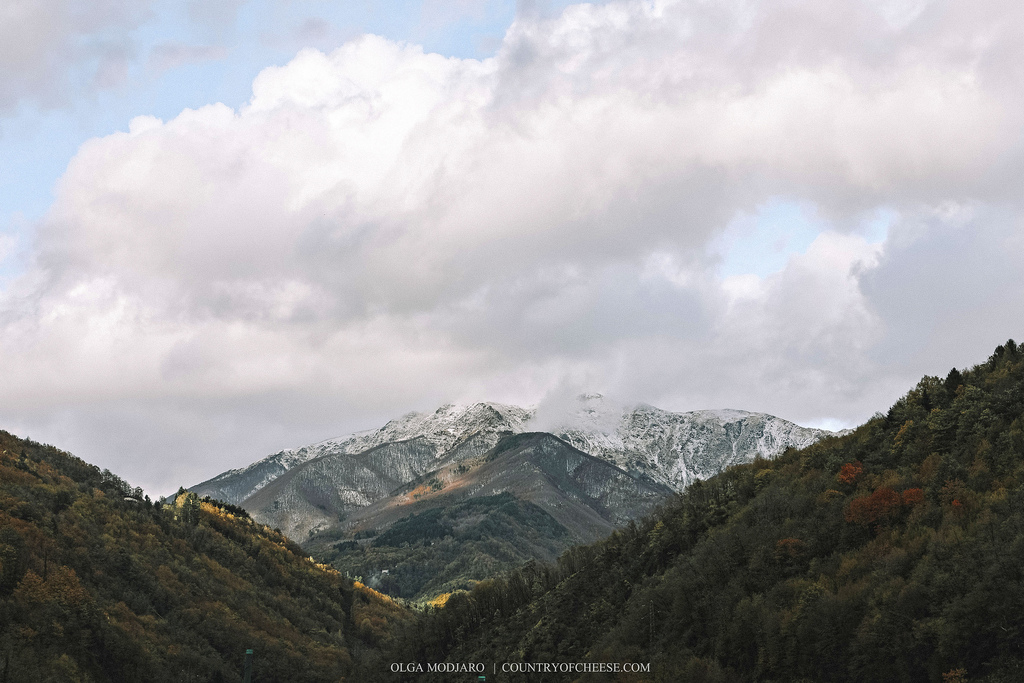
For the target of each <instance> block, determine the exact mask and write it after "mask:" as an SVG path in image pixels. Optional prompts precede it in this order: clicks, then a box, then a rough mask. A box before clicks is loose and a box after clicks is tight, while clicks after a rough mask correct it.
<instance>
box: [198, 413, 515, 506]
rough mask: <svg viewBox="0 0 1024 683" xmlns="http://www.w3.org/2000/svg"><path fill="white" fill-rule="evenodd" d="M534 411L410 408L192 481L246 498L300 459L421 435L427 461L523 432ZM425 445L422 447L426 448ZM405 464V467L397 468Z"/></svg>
mask: <svg viewBox="0 0 1024 683" xmlns="http://www.w3.org/2000/svg"><path fill="white" fill-rule="evenodd" d="M532 414H533V413H532V411H530V410H527V409H523V408H519V407H517V406H508V405H501V404H498V403H475V404H472V405H469V406H458V405H453V404H449V405H444V406H441V407H440V408H438V409H437V410H436V411H434V412H433V413H409V414H407V415H404V416H402V417H400V418H398V419H395V420H391V421H390V422H388V423H387V424H386V425H384V426H383V427H381V428H380V429H375V430H368V431H363V432H356V433H355V434H349V435H347V436H341V437H338V438H335V439H328V440H327V441H322V442H320V443H316V444H312V445H310V446H303V447H301V448H289V449H286V450H283V451H280V452H278V453H274V454H273V455H268V456H267V457H266V458H263V459H262V460H259V461H257V462H254V463H253V464H251V465H249V466H248V467H243V468H240V469H235V470H228V471H227V472H224V473H223V474H219V475H217V476H216V477H214V478H213V479H209V480H207V481H204V482H203V483H201V484H197V485H196V486H193V487H191V488H190V489H189V490H191V491H195V492H196V493H197V494H198V495H200V496H207V495H208V496H210V497H212V498H216V499H218V500H223V501H226V502H229V503H235V504H240V503H242V502H243V501H244V500H245V499H246V498H249V497H250V496H252V495H253V494H254V493H256V492H257V491H259V490H260V489H262V488H263V487H265V486H266V485H267V484H269V483H270V482H272V481H274V480H275V479H277V478H278V477H280V476H281V475H283V474H284V473H285V472H287V471H289V470H291V469H293V468H295V467H296V466H298V465H302V464H304V463H308V462H310V461H312V460H315V459H317V458H322V457H324V456H337V455H357V454H359V453H364V452H366V451H369V450H371V449H373V448H377V447H379V446H383V445H385V444H399V443H404V442H409V441H413V440H417V442H418V443H419V445H420V446H422V447H425V449H426V450H427V451H429V455H428V456H427V458H426V462H424V463H423V466H427V465H429V464H430V463H431V462H433V461H435V460H441V459H443V458H444V457H445V456H446V455H449V454H454V453H457V452H461V453H462V455H465V456H468V455H470V454H476V453H477V452H482V451H485V450H487V449H488V448H491V447H493V446H494V444H496V443H497V441H498V437H499V436H500V435H501V434H508V433H519V432H521V431H523V425H524V424H525V423H526V422H527V421H528V420H529V419H530V417H531V415H532ZM421 450H422V449H421ZM397 469H401V467H399V468H397ZM412 469H413V471H415V474H413V475H412V476H411V477H408V478H406V477H404V476H402V475H401V474H400V473H398V476H399V479H400V481H399V483H405V482H406V481H409V480H411V479H412V478H413V477H415V476H418V475H419V474H423V472H424V471H426V470H423V471H419V470H420V469H421V468H420V467H416V466H414V467H413V468H412Z"/></svg>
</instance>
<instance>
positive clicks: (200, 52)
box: [149, 43, 228, 72]
mask: <svg viewBox="0 0 1024 683" xmlns="http://www.w3.org/2000/svg"><path fill="white" fill-rule="evenodd" d="M227 53H228V50H227V48H225V47H223V46H219V45H186V44H183V43H160V44H159V45H154V46H153V50H152V52H151V53H150V56H149V67H150V69H153V70H154V71H157V72H160V71H167V70H168V69H174V68H177V67H179V66H182V65H185V64H199V63H201V62H206V61H212V60H217V59H223V58H224V57H225V56H227Z"/></svg>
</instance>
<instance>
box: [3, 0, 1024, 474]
mask: <svg viewBox="0 0 1024 683" xmlns="http://www.w3.org/2000/svg"><path fill="white" fill-rule="evenodd" d="M1001 9H1002V11H1001V12H999V13H996V12H994V11H991V10H990V8H988V7H980V6H978V5H976V4H968V3H964V2H951V3H941V4H940V3H930V4H929V3H905V2H904V3H901V4H899V5H898V6H897V5H895V4H889V3H874V4H873V5H867V4H864V3H860V2H853V1H852V0H851V1H850V2H842V3H832V4H831V5H830V7H829V9H828V11H825V9H824V8H823V7H820V6H819V3H811V2H794V3H787V4H785V5H780V4H777V3H770V2H762V3H758V2H755V3H744V4H742V5H736V6H735V7H733V6H730V5H727V4H723V3H696V2H677V3H667V2H666V3H646V2H620V3H609V4H607V5H603V6H592V5H579V6H574V7H570V8H568V9H567V10H566V12H565V13H563V14H562V15H560V16H558V17H547V18H545V17H543V16H540V15H538V16H525V15H524V16H521V17H520V19H519V20H517V22H516V23H515V24H514V25H513V26H512V27H511V28H510V29H509V32H508V34H507V35H506V38H505V41H504V43H503V45H502V48H501V50H499V52H498V54H497V55H496V56H495V57H494V58H492V59H488V60H485V61H475V60H462V59H450V58H444V57H442V56H440V55H434V54H424V53H423V52H422V50H421V49H419V48H418V47H416V46H414V45H406V44H398V43H394V42H391V41H388V40H385V39H383V38H378V37H373V36H365V37H362V38H359V39H357V40H353V41H351V42H349V43H346V44H345V45H343V46H342V47H340V48H338V49H337V50H335V51H334V52H332V53H330V54H323V53H320V52H317V51H315V50H306V51H303V52H301V53H299V54H298V55H297V56H296V57H295V58H294V59H293V60H292V61H291V62H289V63H288V64H286V65H284V66H281V67H271V68H268V69H266V70H264V71H263V72H262V73H261V74H260V75H259V77H258V78H257V79H256V80H255V82H254V84H253V97H252V100H251V102H250V103H249V104H248V105H247V106H244V107H242V108H240V109H238V110H237V111H236V110H232V109H231V108H229V107H226V106H224V105H219V104H218V105H209V106H206V107H202V108H199V109H196V110H186V111H184V112H182V113H181V114H180V115H179V116H177V117H175V118H174V119H172V120H169V121H167V122H162V121H159V120H157V119H154V118H151V117H142V118H139V119H136V120H135V121H133V122H132V126H131V128H130V132H128V133H119V134H115V135H111V136H108V137H105V138H99V139H94V140H91V141H89V142H88V143H87V144H85V145H84V146H83V147H82V148H81V150H80V152H79V154H78V155H77V156H76V158H75V159H74V160H73V161H72V163H71V164H70V166H69V167H68V169H67V172H66V174H65V175H64V177H63V178H62V180H61V182H60V184H59V186H58V188H57V198H56V201H55V203H54V205H53V207H52V208H51V210H50V212H49V213H48V214H47V216H46V218H45V219H44V220H43V222H42V223H41V225H40V226H39V231H38V239H37V245H36V246H37V251H36V263H37V267H36V270H35V271H34V272H33V273H31V274H30V275H29V276H27V277H26V279H25V280H24V281H22V282H20V283H18V284H16V285H12V287H11V288H10V289H9V290H8V291H7V292H6V294H5V296H6V309H7V310H6V312H5V314H4V318H3V323H2V324H3V330H4V333H3V335H2V336H0V358H2V359H3V360H2V361H0V371H2V372H3V373H4V376H5V382H6V386H7V388H8V391H7V392H6V393H5V394H4V398H0V413H2V414H5V415H9V416H14V418H13V419H15V420H16V421H20V423H21V424H25V425H37V426H38V425H41V427H40V428H41V429H43V431H44V433H45V432H46V431H47V430H49V432H51V433H61V434H67V435H68V436H67V438H68V439H69V440H70V443H68V444H67V445H68V446H69V447H74V446H75V444H76V443H82V444H89V447H90V448H96V449H97V450H100V446H99V444H102V443H105V442H104V440H103V438H101V436H98V435H97V434H95V433H90V434H88V435H85V434H84V432H83V431H82V430H85V431H88V429H89V428H88V427H87V425H88V424H93V422H90V420H88V419H86V418H85V417H83V416H84V415H86V414H88V415H95V414H96V413H95V411H96V410H98V409H97V408H96V406H97V405H104V406H109V410H110V411H114V412H117V411H118V410H124V408H123V406H124V405H126V404H133V405H135V406H136V408H134V409H133V411H134V412H132V415H133V417H130V418H129V417H123V420H122V421H121V422H119V424H121V423H123V424H124V425H128V426H125V427H124V429H128V430H137V429H143V427H142V426H141V425H146V424H147V420H149V421H152V423H159V424H160V426H159V427H153V429H154V431H156V432H160V433H162V434H177V435H176V436H173V437H170V436H169V437H168V439H167V440H166V441H160V442H159V443H157V444H155V445H153V446H152V448H155V449H157V451H159V452H160V454H161V455H162V456H164V459H165V460H166V458H167V457H169V456H171V455H174V454H180V457H181V458H183V462H186V463H188V464H189V466H193V467H196V468H200V469H197V470H196V474H195V476H194V477H193V478H194V479H200V478H202V477H204V476H208V475H210V474H214V473H216V471H219V470H221V469H224V468H226V467H227V466H228V465H238V464H241V463H243V462H247V461H250V460H252V459H254V458H256V457H258V456H259V455H261V454H262V451H263V450H271V449H272V448H276V447H281V446H285V445H296V444H299V443H302V442H303V440H306V439H307V437H308V436H309V435H310V434H312V433H316V432H319V434H318V435H319V436H322V437H326V436H330V435H332V434H333V433H334V432H336V431H343V430H344V429H347V428H351V427H365V426H371V425H372V422H369V423H368V421H370V420H375V419H382V418H387V417H391V416H393V415H394V414H399V413H401V412H404V411H406V410H408V409H409V408H410V407H423V408H426V407H429V406H430V404H431V403H433V402H440V401H443V400H448V399H459V398H487V399H493V400H520V401H522V400H537V399H538V398H540V396H542V395H543V394H544V393H545V392H547V391H549V390H550V391H555V392H556V393H557V391H558V390H559V387H564V386H567V385H571V386H573V387H574V388H575V387H576V386H578V385H579V386H580V388H581V389H598V390H603V391H606V392H608V393H610V394H612V395H613V396H615V397H616V398H618V399H620V400H623V401H633V400H646V401H649V402H651V403H654V404H656V405H661V406H663V407H667V408H718V407H735V408H745V409H751V410H766V411H769V412H774V413H776V414H779V415H781V416H783V417H788V418H790V419H798V420H803V421H815V422H818V423H823V422H827V421H829V420H832V421H835V420H839V421H855V420H858V419H861V418H863V417H865V416H866V415H869V414H870V413H871V412H874V410H877V409H884V408H885V407H886V405H885V403H886V402H887V401H891V400H892V399H893V398H894V397H895V396H896V395H898V393H899V392H900V391H902V390H904V389H905V388H906V386H907V383H908V382H911V381H913V379H914V377H913V375H914V374H915V373H920V372H922V371H933V370H932V369H931V368H923V367H922V363H920V362H911V361H910V360H909V359H904V361H905V362H904V363H903V364H902V365H901V364H898V363H897V364H895V365H894V364H893V363H892V362H889V361H887V360H886V358H885V357H883V356H884V354H880V353H878V350H879V349H890V348H898V347H900V344H901V343H902V341H903V340H904V339H907V338H911V337H913V336H914V335H915V334H925V335H928V334H933V333H934V330H933V329H932V328H931V327H929V323H928V321H927V320H925V319H924V318H925V317H926V316H915V315H913V314H908V313H907V311H906V310H904V308H902V307H901V305H900V304H896V303H893V302H894V301H901V299H900V297H901V296H902V294H903V293H904V292H907V291H911V290H912V289H913V288H914V287H915V286H917V284H916V283H920V282H925V281H930V280H929V278H930V277H932V276H930V275H927V273H928V264H929V263H930V262H931V260H932V259H939V258H944V257H945V256H943V255H948V254H950V253H952V252H951V250H963V249H964V248H967V253H971V254H976V255H977V257H976V258H970V259H966V260H965V261H961V262H960V263H961V264H962V265H963V267H964V272H963V275H962V278H963V279H964V280H965V282H967V283H969V286H968V287H965V288H963V289H958V290H957V291H962V292H964V295H963V302H964V303H963V308H965V309H966V308H970V306H971V305H972V302H975V301H978V300H979V299H981V298H983V297H985V296H986V295H987V293H988V291H989V287H990V285H989V284H988V283H989V282H990V280H989V279H987V277H988V273H989V271H990V270H991V267H990V266H989V265H988V264H985V263H984V260H985V259H989V258H991V259H995V261H996V262H997V263H998V264H1001V265H999V266H998V267H997V268H996V272H1001V273H1004V274H1005V277H1003V279H1002V280H1000V282H1002V286H1003V287H1004V288H1005V289H1006V291H1008V292H1010V294H1007V297H1009V298H1007V299H1006V301H1010V300H1013V301H1016V299H1014V297H1016V296H1017V294H1015V292H1018V291H1019V276H1017V275H1016V274H1015V273H1018V272H1020V271H1019V270H1014V268H1016V267H1017V265H1018V264H1016V262H1015V261H1014V258H1013V257H1011V256H1008V255H1007V253H1006V251H1005V245H1006V244H1008V243H1009V242H1012V241H1013V240H1014V239H1017V238H1016V237H1015V236H1016V235H1017V234H1018V231H1019V227H1020V226H1019V216H1020V205H1019V189H1020V188H1019V185H1020V181H1019V178H1020V174H1019V173H1016V169H1019V168H1020V167H1021V161H1022V159H1024V156H1022V155H1021V148H1020V139H1021V138H1020V135H1019V133H1020V129H1021V116H1022V115H1021V112H1022V111H1024V107H1021V106H1020V105H1021V101H1020V100H1021V97H1022V93H1024V89H1022V88H1021V87H1020V86H1021V73H1020V71H1019V69H1018V67H1016V66H1015V65H1016V64H1019V63H1022V62H1020V57H1021V56H1022V55H1021V48H1022V47H1024V42H1022V41H1020V40H1019V38H1018V36H1019V35H1021V33H1020V32H1019V31H1018V32H1014V31H1013V30H1011V29H1012V28H1013V27H1017V28H1021V26H1020V24H1021V23H1022V22H1021V17H1022V13H1024V10H1022V9H1020V8H1019V7H1018V6H1017V5H1016V4H1012V3H1003V5H1002V6H1001ZM1014 69H1017V71H1014ZM780 198H781V200H783V201H792V202H795V203H796V204H798V205H800V206H806V207H809V210H813V211H814V215H815V216H816V221H815V225H820V229H821V233H820V234H819V235H818V236H817V238H816V239H814V240H813V241H812V242H811V243H810V246H809V247H807V248H806V250H805V251H804V252H803V253H795V254H793V255H791V256H790V257H789V259H788V261H786V262H785V266H784V267H783V268H782V269H781V270H777V269H775V268H773V269H770V270H766V271H760V274H761V275H763V277H761V276H759V275H757V274H744V273H735V274H733V275H732V277H730V278H727V279H725V280H722V279H721V278H720V277H719V276H718V275H717V272H718V271H717V267H718V261H717V260H716V258H715V257H714V255H713V254H712V255H709V245H713V244H714V242H713V240H715V239H716V238H717V237H718V236H720V235H721V234H722V231H723V230H725V229H726V228H727V226H729V225H730V224H731V222H733V221H734V220H735V219H736V218H737V217H741V216H744V215H747V216H749V215H755V216H756V215H759V212H761V213H763V212H764V211H765V210H766V207H768V208H769V209H770V207H772V206H774V205H777V203H778V202H779V201H780ZM943 207H946V208H943ZM948 207H968V208H970V207H976V208H974V209H971V210H970V211H968V214H969V215H967V217H966V218H965V217H964V215H962V214H963V211H965V209H961V212H960V213H959V214H958V213H957V212H956V211H952V212H951V211H950V210H949V208H948ZM991 207H998V209H995V208H991ZM880 212H881V213H880ZM882 214H884V215H887V216H898V219H897V218H894V219H893V225H892V226H891V227H890V229H889V233H888V238H887V240H886V241H885V242H884V243H883V244H876V243H872V242H869V241H868V240H866V239H864V238H863V237H860V236H858V235H859V234H860V232H859V227H858V226H861V225H862V224H864V223H865V222H866V221H869V219H871V218H872V217H876V216H878V215H882ZM957 216H960V218H959V219H956V217H957ZM979 216H982V217H984V218H979ZM992 216H998V217H999V220H1000V221H1001V222H1000V223H999V225H1000V226H1002V227H1000V228H998V229H995V230H993V229H986V228H984V227H982V222H983V221H984V220H988V217H992ZM954 219H956V220H960V222H961V224H963V225H966V226H969V227H963V228H958V230H960V232H956V231H955V230H954V228H952V227H948V226H949V225H952V222H955V220H954ZM951 221H952V222H951ZM915 226H916V227H915ZM950 231H953V232H950ZM911 233H913V235H916V237H907V235H909V234H911ZM949 235H960V237H957V238H956V239H954V238H953V237H949ZM967 235H971V237H970V238H968V237H967ZM993 239H997V240H1001V241H1002V242H1001V244H1002V246H1001V247H998V248H997V247H996V246H994V245H995V242H993V241H992V240H993ZM965 245H966V247H965ZM972 250H973V251H972ZM908 268H909V269H910V271H908V270H907V269H908ZM1000 268H1001V269H1002V270H1000ZM773 271H774V272H773ZM906 272H914V273H917V275H914V276H902V275H900V273H906ZM768 273H771V274H768ZM938 291H942V289H941V287H940V288H937V289H936V288H933V289H929V290H927V291H924V292H922V293H921V296H922V297H923V298H924V299H925V300H926V301H927V302H928V303H927V304H926V305H923V306H922V307H920V308H919V309H915V310H925V311H933V312H934V311H936V310H938V309H941V308H942V306H943V305H944V304H943V302H942V301H940V300H939V299H938V298H936V296H935V295H934V294H933V292H938ZM940 317H941V316H940ZM1004 324H1005V322H1004V320H995V319H993V320H989V321H987V322H986V321H980V320H979V321H977V327H976V328H974V331H972V332H970V333H963V332H962V331H961V332H957V331H955V330H954V331H953V332H952V333H950V331H949V330H948V329H947V330H944V331H943V333H944V334H946V335H947V338H948V340H949V341H948V342H943V343H942V344H935V343H933V344H932V346H931V347H929V348H933V349H934V353H932V354H931V355H930V356H929V358H930V359H934V361H935V362H936V363H942V364H944V365H945V364H952V363H959V364H961V365H962V364H966V363H967V362H971V361H974V360H980V356H979V357H978V358H975V357H974V356H969V357H966V358H963V357H961V356H959V355H956V349H957V348H958V344H960V343H961V342H963V343H965V344H966V341H965V340H969V341H970V342H971V343H970V345H969V348H970V349H971V351H972V352H973V351H974V350H975V348H976V347H977V345H978V344H980V343H981V342H980V341H977V342H976V340H982V339H985V338H987V337H989V336H991V335H995V339H994V340H989V342H991V345H994V344H995V343H996V342H997V341H1000V340H1001V337H1005V336H1007V334H1006V333H1005V332H1004V331H1003V326H1004ZM989 342H985V343H989ZM980 353H982V354H983V353H985V351H984V350H982V351H980ZM898 355H899V354H898V353H897V354H895V356H898ZM895 356H894V357H895ZM581 383H582V384H585V385H587V386H582V385H581ZM574 390H575V389H574ZM253 405H258V406H259V409H258V410H256V409H253V410H251V411H248V410H247V408H246V406H253ZM142 415H145V416H147V417H146V419H143V418H142V417H140V416H142ZM189 415H191V416H192V417H182V416H189ZM213 415H221V416H223V418H224V420H227V421H230V422H231V424H232V425H233V427H232V428H231V429H225V430H222V431H217V430H216V429H213V430H211V429H210V427H209V426H210V424H212V423H213V422H215V421H213V418H212V417H211V416H213ZM110 419H111V420H114V421H115V422H117V420H119V419H121V418H116V419H115V418H110ZM108 421H109V420H108ZM267 424H271V425H274V426H273V427H272V428H268V427H266V425H267ZM61 425H63V426H61ZM69 425H72V426H73V427H72V426H69ZM172 425H192V426H191V427H183V429H182V432H183V433H178V432H175V430H174V429H172ZM62 430H63V431H62ZM76 430H77V431H76ZM204 430H205V431H204ZM247 430H248V431H247ZM74 434H79V436H74ZM240 434H248V435H249V436H246V437H240V436H239V435H240ZM271 437H273V438H274V439H280V440H283V442H281V441H277V442H273V446H271V445H270V444H271V442H270V441H268V439H271ZM108 442H109V443H110V444H111V448H112V449H113V450H115V451H118V449H121V450H119V451H118V452H121V453H124V454H125V455H124V457H128V454H129V451H128V450H124V449H123V448H122V447H121V446H117V445H116V444H113V441H109V440H108ZM254 448H260V449H261V450H258V451H255V452H254V451H253V449H254ZM161 449H162V450H161ZM210 452H218V453H221V454H222V455H221V456H219V457H211V456H209V453H210ZM83 454H86V453H83ZM87 455H90V454H87ZM110 457H112V456H110ZM145 462H149V460H145ZM133 466H137V467H139V468H140V470H139V471H140V472H147V473H148V474H145V475H144V476H147V477H150V478H151V480H152V481H154V482H158V483H159V484H160V485H162V486H166V487H167V488H172V487H173V485H176V484H177V483H179V482H178V481H174V482H169V481H165V479H166V478H167V477H170V476H171V475H170V474H166V472H165V473H164V474H160V475H157V474H154V472H156V470H155V469H152V468H155V467H156V466H155V465H148V464H143V463H141V462H140V464H138V465H133ZM161 466H162V467H164V466H165V465H161ZM146 468H150V469H146ZM184 468H185V465H181V466H180V467H179V469H178V470H176V472H181V471H185V469H184ZM204 468H205V469H204ZM200 470H201V471H200ZM126 474H131V473H130V472H127V473H126ZM174 476H175V477H180V476H182V475H180V474H178V473H176V474H174Z"/></svg>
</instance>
